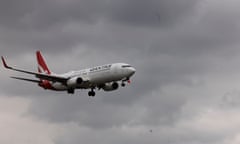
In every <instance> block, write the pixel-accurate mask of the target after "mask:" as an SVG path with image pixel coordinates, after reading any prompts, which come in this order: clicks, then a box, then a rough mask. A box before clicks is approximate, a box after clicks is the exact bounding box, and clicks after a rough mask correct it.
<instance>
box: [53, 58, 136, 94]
mask: <svg viewBox="0 0 240 144" xmlns="http://www.w3.org/2000/svg"><path fill="white" fill-rule="evenodd" d="M134 73H135V69H134V68H133V67H132V66H130V65H128V64H125V63H114V64H106V65H102V66H97V67H93V68H88V69H83V70H79V71H70V72H68V73H65V74H61V75H57V74H56V76H62V77H65V78H69V79H74V78H79V77H80V78H82V79H83V81H84V82H83V83H81V84H79V85H74V87H73V88H84V89H87V88H91V87H97V86H99V85H101V84H105V83H111V82H117V81H121V80H127V79H129V78H130V77H131V76H132V75H133V74H134ZM51 85H52V87H53V88H54V89H55V90H67V89H69V86H67V85H64V84H62V83H60V82H52V83H51Z"/></svg>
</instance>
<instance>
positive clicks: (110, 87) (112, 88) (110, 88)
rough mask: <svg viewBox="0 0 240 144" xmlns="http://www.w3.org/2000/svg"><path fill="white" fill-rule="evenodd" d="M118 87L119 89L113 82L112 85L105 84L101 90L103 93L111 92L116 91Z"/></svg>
mask: <svg viewBox="0 0 240 144" xmlns="http://www.w3.org/2000/svg"><path fill="white" fill-rule="evenodd" d="M118 87H119V85H118V83H116V82H114V83H106V84H104V86H103V87H102V89H103V90H104V91H113V90H116V89H118Z"/></svg>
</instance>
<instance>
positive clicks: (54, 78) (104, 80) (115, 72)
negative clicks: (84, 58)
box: [1, 51, 136, 97]
mask: <svg viewBox="0 0 240 144" xmlns="http://www.w3.org/2000/svg"><path fill="white" fill-rule="evenodd" d="M36 57H37V62H38V72H32V71H26V70H23V69H18V68H14V67H10V66H9V65H7V63H6V61H5V59H4V57H3V56H2V57H1V59H2V63H3V66H4V67H5V68H6V69H10V70H13V71H18V72H22V73H26V74H30V75H34V76H35V77H36V78H38V79H28V78H23V77H11V78H13V79H18V80H23V81H28V82H33V83H37V84H38V86H40V87H42V88H43V89H45V90H54V91H67V93H68V94H74V91H75V89H90V91H89V92H88V96H92V97H94V96H95V89H98V90H100V89H103V90H104V91H113V90H117V89H118V88H119V81H120V83H121V86H122V87H124V86H125V85H126V83H130V77H132V76H133V75H134V73H135V72H136V70H135V68H133V67H132V66H131V65H129V64H126V63H113V64H105V65H101V66H96V67H92V68H87V69H83V70H79V71H70V72H67V73H64V74H55V73H52V72H51V71H50V70H49V68H48V66H47V64H46V62H45V60H44V58H43V56H42V54H41V52H40V51H36Z"/></svg>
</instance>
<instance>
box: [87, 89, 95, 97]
mask: <svg viewBox="0 0 240 144" xmlns="http://www.w3.org/2000/svg"><path fill="white" fill-rule="evenodd" d="M95 94H96V93H95V91H93V89H92V90H91V91H89V92H88V96H90V97H94V96H95Z"/></svg>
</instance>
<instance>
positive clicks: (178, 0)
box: [0, 0, 239, 144]
mask: <svg viewBox="0 0 240 144" xmlns="http://www.w3.org/2000/svg"><path fill="white" fill-rule="evenodd" d="M10 2H11V3H14V5H13V4H10ZM204 2H206V1H204ZM8 3H9V4H8ZM27 3H28V4H27ZM201 3H203V2H200V1H198V0H173V1H169V0H168V1H167V0H152V1H144V0H138V1H137V0H130V1H126V0H123V1H119V0H110V1H109V0H102V1H100V0H92V1H89V0H88V1H87V0H84V1H75V0H69V1H65V0H61V1H54V0H50V1H47V0H44V1H31V2H28V1H22V2H21V3H20V2H13V1H6V2H4V4H5V6H3V5H1V6H0V7H2V9H1V10H0V11H2V13H1V15H0V18H1V19H2V20H3V21H1V22H0V24H1V27H0V31H1V33H0V49H1V53H3V55H7V56H8V59H10V63H12V64H16V65H18V66H21V67H22V66H26V67H24V68H28V69H30V70H32V69H36V67H34V68H33V65H34V64H35V63H36V62H35V58H34V56H33V57H31V60H34V61H30V58H29V59H28V60H29V61H27V60H26V57H27V56H29V55H30V54H32V55H34V52H35V50H36V49H40V50H42V51H43V54H46V55H47V61H48V62H49V63H50V66H52V68H53V69H54V70H56V71H55V72H58V71H61V72H63V71H66V70H68V69H78V68H83V66H86V67H88V66H93V65H95V64H103V63H107V62H119V61H120V62H127V63H130V64H132V65H133V66H134V67H136V69H137V72H136V74H135V75H134V77H133V78H132V84H130V85H129V86H128V87H126V88H123V89H119V90H118V91H115V92H110V93H105V92H98V93H97V96H96V97H95V98H93V99H91V98H88V97H87V91H85V90H83V91H80V90H79V91H77V92H76V94H75V95H73V96H69V95H67V94H66V93H58V92H50V91H44V90H42V89H39V88H38V87H37V86H35V85H31V84H27V83H24V84H22V82H16V81H13V80H9V79H8V78H6V77H7V76H9V75H10V74H9V73H8V72H6V71H5V70H3V69H1V71H4V72H3V73H2V74H3V75H1V76H0V77H1V79H2V80H3V81H6V82H4V83H1V84H0V89H1V92H2V93H7V94H8V95H9V97H10V95H14V96H16V95H18V96H23V97H27V98H28V99H29V100H31V103H30V106H29V110H28V111H27V112H26V113H25V115H24V116H27V117H34V119H33V120H37V121H38V120H40V121H44V122H46V123H51V124H58V125H61V126H62V125H68V124H69V123H74V124H76V126H75V127H76V129H81V128H82V127H85V128H86V129H90V130H89V131H90V133H92V134H93V135H99V134H100V135H101V134H102V133H104V132H106V133H104V134H102V136H105V137H109V139H108V140H109V141H110V142H109V141H108V140H106V142H108V143H112V142H115V143H123V142H125V143H141V142H142V143H147V142H148V143H150V142H152V143H159V142H161V143H167V142H169V141H168V140H167V139H166V138H165V137H167V136H168V138H169V139H171V140H170V142H169V143H187V144H188V143H189V144H191V143H194V142H196V143H209V144H210V143H211V144H212V143H218V144H219V143H220V144H221V143H224V142H223V141H224V140H225V139H227V138H229V134H226V133H220V134H219V133H213V132H212V131H208V129H207V128H205V127H204V126H203V130H202V131H201V130H198V129H197V130H196V129H195V127H196V125H198V123H194V122H195V118H196V117H197V116H201V114H202V113H201V112H202V111H203V109H205V108H211V106H212V105H218V104H219V101H215V100H216V99H218V98H222V95H221V96H219V95H214V94H215V93H213V92H212V91H211V90H212V89H213V90H215V89H217V88H215V86H216V87H218V86H222V85H224V83H225V82H226V81H225V78H226V77H229V79H230V80H235V78H236V79H237V76H236V73H238V72H239V68H238V66H237V65H238V64H237V63H238V62H237V61H239V58H238V57H239V54H238V53H239V50H238V48H236V47H238V45H239V42H238V37H239V21H238V17H239V16H238V15H239V12H237V11H234V10H231V7H230V6H228V3H234V2H233V1H231V2H226V7H227V8H226V9H225V10H224V11H223V10H222V8H223V7H222V6H219V5H217V4H218V2H217V1H215V2H212V3H211V5H210V4H209V5H210V6H209V7H204V9H203V11H204V12H203V14H202V15H199V14H198V10H197V9H198V8H199V6H200V4H201ZM223 3H224V2H223ZM205 4H208V3H205ZM236 5H237V4H236ZM5 7H12V8H9V9H7V10H6V8H5ZM235 9H236V7H235ZM237 9H238V8H237ZM4 12H5V13H4ZM5 14H6V15H5ZM26 53H27V54H26ZM16 56H17V57H16ZM11 59H12V61H11ZM12 74H13V75H15V73H11V75H12ZM233 74H235V75H233ZM17 75H18V74H17ZM232 75H233V76H232ZM231 76H232V77H231ZM214 78H217V79H219V81H220V82H219V83H218V84H215V83H214V81H215V79H214ZM226 83H227V82H226ZM228 84H229V85H230V86H229V87H231V86H232V85H231V84H230V82H229V83H228ZM214 88H215V89H214ZM226 89H227V88H222V87H220V88H219V90H217V91H218V92H219V93H222V92H223V93H225V90H226ZM233 95H234V96H232V94H230V96H229V95H227V96H224V97H223V98H222V101H220V104H219V105H220V108H219V107H217V110H222V111H224V110H225V109H237V107H236V105H237V104H238V102H237V101H238V99H237V96H238V94H233ZM235 102H236V103H235ZM232 105H234V106H232ZM186 107H187V108H188V110H184V108H186ZM217 110H216V111H217ZM206 117H207V116H206ZM207 118H209V119H211V117H207ZM189 119H190V120H189ZM181 122H183V123H184V122H189V123H193V125H190V126H189V127H187V128H188V129H184V128H185V127H183V128H182V127H180V128H179V127H178V124H179V123H181ZM122 126H126V127H127V128H129V129H131V128H132V127H138V126H139V127H143V128H142V129H141V128H140V129H138V130H136V131H137V132H142V131H141V130H143V131H145V130H146V131H147V132H149V129H153V131H154V133H153V135H154V134H155V131H157V132H159V131H161V130H162V129H163V130H162V131H161V132H160V134H159V133H158V134H156V135H155V137H154V138H153V139H151V138H147V139H146V137H145V135H144V136H142V135H141V136H137V137H134V136H133V135H130V136H129V135H128V134H122V135H120V136H119V135H118V134H119V133H118V132H119V131H117V132H115V133H111V132H112V131H108V130H109V129H113V128H120V129H121V128H122ZM166 127H167V128H169V129H170V130H168V131H167V134H165V132H166V130H165V131H164V128H166ZM69 129H70V128H69ZM69 129H68V128H66V129H65V131H68V130H69ZM185 130H186V131H185ZM206 131H207V132H206ZM83 133H84V132H83ZM133 133H134V132H133ZM84 134H86V132H85V133H84ZM88 134H89V133H88ZM134 134H135V133H134ZM144 134H145V133H144ZM164 134H165V135H164ZM88 136H89V135H88ZM79 137H80V134H77V133H74V132H72V131H71V132H66V134H65V135H63V136H62V137H61V138H59V139H57V140H56V142H57V143H67V142H68V143H79V141H81V140H82V141H84V143H86V141H90V142H92V143H95V142H96V141H97V138H93V139H91V140H89V139H88V138H87V136H86V139H84V138H83V139H80V138H79Z"/></svg>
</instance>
